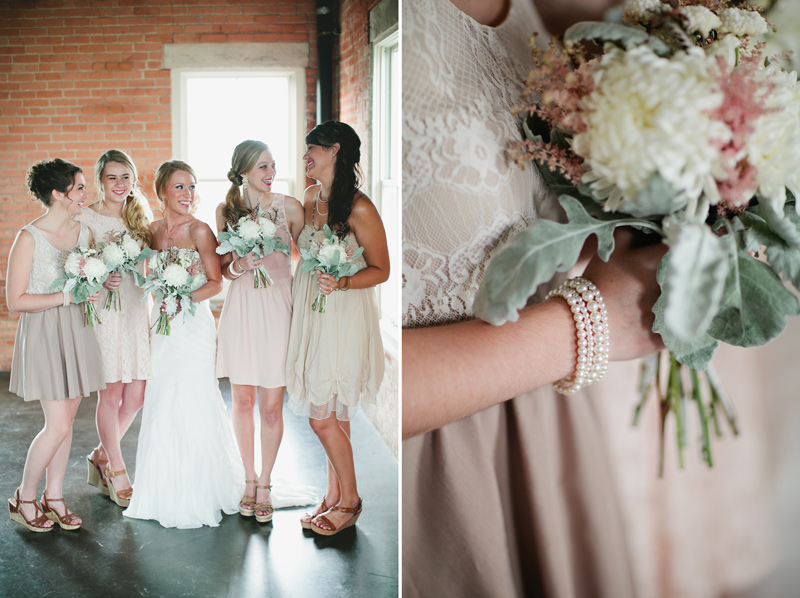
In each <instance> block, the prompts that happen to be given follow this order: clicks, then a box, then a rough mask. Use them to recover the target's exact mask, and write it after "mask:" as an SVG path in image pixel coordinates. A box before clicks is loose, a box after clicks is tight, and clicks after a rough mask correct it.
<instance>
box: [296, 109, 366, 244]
mask: <svg viewBox="0 0 800 598" xmlns="http://www.w3.org/2000/svg"><path fill="white" fill-rule="evenodd" d="M336 143H338V144H339V151H338V152H337V154H336V157H335V158H334V161H335V162H334V171H333V184H332V185H331V195H330V197H329V198H328V202H329V204H328V205H329V206H330V213H329V215H328V226H330V227H331V230H335V231H337V232H338V233H339V234H342V235H344V234H347V233H348V232H349V231H350V225H349V224H348V223H347V221H348V220H349V219H350V213H351V212H352V211H353V203H354V201H355V196H356V192H357V191H358V188H359V187H360V186H361V166H360V165H359V162H360V161H361V139H359V137H358V134H357V133H356V132H355V131H354V130H353V127H351V126H350V125H348V124H346V123H343V122H337V121H333V120H328V121H325V122H324V123H322V124H320V125H317V126H316V127H314V128H313V129H311V131H310V132H309V133H308V135H306V145H319V146H321V147H332V146H333V145H334V144H336Z"/></svg>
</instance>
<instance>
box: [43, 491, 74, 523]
mask: <svg viewBox="0 0 800 598" xmlns="http://www.w3.org/2000/svg"><path fill="white" fill-rule="evenodd" d="M51 502H63V503H64V516H63V517H62V516H61V515H59V514H58V513H56V512H55V510H53V509H52V508H51V507H50V503H51ZM42 512H43V513H44V514H45V515H46V516H47V518H48V519H50V520H51V521H53V522H55V523H57V524H58V525H60V526H61V529H68V530H73V529H78V528H80V526H81V524H82V523H83V522H82V521H81V518H80V517H78V516H77V515H76V514H75V513H73V512H72V511H70V510H69V507H68V506H67V503H66V502H65V501H64V498H63V497H62V498H47V496H45V495H44V494H42Z"/></svg>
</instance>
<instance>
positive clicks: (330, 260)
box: [317, 243, 346, 266]
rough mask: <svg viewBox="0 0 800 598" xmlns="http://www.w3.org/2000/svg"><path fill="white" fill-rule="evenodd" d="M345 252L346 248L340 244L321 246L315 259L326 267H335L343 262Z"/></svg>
mask: <svg viewBox="0 0 800 598" xmlns="http://www.w3.org/2000/svg"><path fill="white" fill-rule="evenodd" d="M345 251H346V246H345V245H343V244H341V243H331V244H329V245H323V246H322V247H321V248H320V250H319V254H318V255H317V259H318V260H319V261H320V262H322V263H323V264H324V265H326V266H336V265H338V264H340V263H341V262H343V261H344V260H345V257H346V256H345ZM337 252H338V259H337Z"/></svg>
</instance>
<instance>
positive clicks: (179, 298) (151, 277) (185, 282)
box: [144, 247, 205, 336]
mask: <svg viewBox="0 0 800 598" xmlns="http://www.w3.org/2000/svg"><path fill="white" fill-rule="evenodd" d="M147 265H148V268H149V269H150V274H148V275H147V279H146V280H145V283H144V288H145V289H146V290H148V291H152V292H153V295H155V300H156V303H157V304H160V306H161V308H160V310H159V315H158V320H157V321H156V324H155V326H156V334H164V335H167V336H169V333H170V330H171V325H170V322H171V320H172V318H174V317H175V316H176V315H178V313H180V312H181V311H182V310H183V307H184V306H186V309H188V311H189V314H190V315H194V313H195V310H196V309H197V306H196V305H195V304H194V301H193V299H194V295H193V294H192V292H193V291H194V290H195V289H196V288H197V287H198V286H200V285H199V284H198V282H200V283H202V279H204V278H205V273H204V270H203V264H202V262H201V261H200V257H199V255H198V254H197V252H196V251H193V250H188V249H178V248H176V247H170V248H169V249H165V250H164V251H156V252H154V253H153V255H152V256H151V257H150V259H149V260H148V262H147ZM184 317H185V316H184Z"/></svg>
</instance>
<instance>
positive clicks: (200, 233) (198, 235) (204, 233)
mask: <svg viewBox="0 0 800 598" xmlns="http://www.w3.org/2000/svg"><path fill="white" fill-rule="evenodd" d="M189 233H190V234H191V235H192V239H203V240H207V239H208V238H209V237H211V238H212V239H214V241H215V242H216V239H217V237H216V235H215V234H214V231H212V230H211V227H210V226H208V225H207V224H206V223H205V222H203V221H202V220H198V219H197V218H195V219H194V220H193V221H192V223H191V224H190V225H189Z"/></svg>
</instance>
